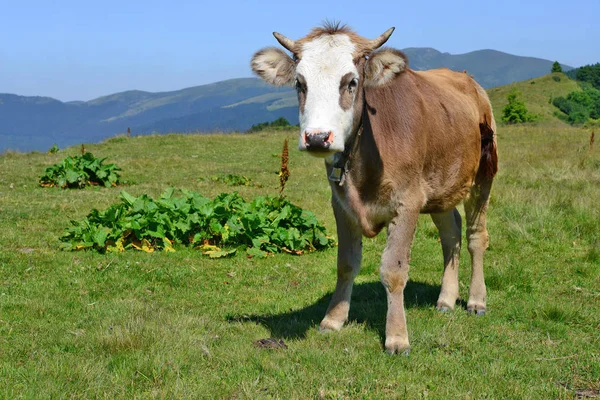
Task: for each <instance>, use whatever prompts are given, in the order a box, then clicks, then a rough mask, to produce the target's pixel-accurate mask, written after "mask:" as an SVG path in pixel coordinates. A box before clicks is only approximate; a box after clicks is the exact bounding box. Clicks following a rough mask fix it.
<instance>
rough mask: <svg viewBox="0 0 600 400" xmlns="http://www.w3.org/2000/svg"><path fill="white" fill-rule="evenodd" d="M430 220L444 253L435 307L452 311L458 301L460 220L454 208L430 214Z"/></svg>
mask: <svg viewBox="0 0 600 400" xmlns="http://www.w3.org/2000/svg"><path fill="white" fill-rule="evenodd" d="M431 219H432V220H433V223H434V224H435V226H437V228H438V230H439V231H440V241H441V242H442V251H443V253H444V277H443V278H442V290H441V291H440V297H439V298H438V301H437V305H436V307H437V309H438V310H440V311H448V310H452V309H454V305H455V304H456V299H458V262H459V257H460V242H461V218H460V213H459V212H458V210H457V209H456V208H455V209H454V210H451V211H448V212H445V213H441V214H431Z"/></svg>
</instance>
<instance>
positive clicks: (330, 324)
mask: <svg viewBox="0 0 600 400" xmlns="http://www.w3.org/2000/svg"><path fill="white" fill-rule="evenodd" d="M343 326H344V321H341V322H340V321H334V320H330V319H327V318H325V319H324V320H323V321H321V325H319V332H320V333H329V332H337V331H339V330H341V329H342V327H343Z"/></svg>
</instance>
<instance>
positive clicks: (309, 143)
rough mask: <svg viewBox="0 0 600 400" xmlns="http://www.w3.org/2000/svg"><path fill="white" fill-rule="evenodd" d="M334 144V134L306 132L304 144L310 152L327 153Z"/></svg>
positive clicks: (330, 132) (329, 132)
mask: <svg viewBox="0 0 600 400" xmlns="http://www.w3.org/2000/svg"><path fill="white" fill-rule="evenodd" d="M332 143H333V132H332V131H328V132H304V144H305V145H306V150H309V151H327V150H329V146H331V144H332Z"/></svg>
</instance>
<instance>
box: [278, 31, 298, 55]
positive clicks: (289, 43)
mask: <svg viewBox="0 0 600 400" xmlns="http://www.w3.org/2000/svg"><path fill="white" fill-rule="evenodd" d="M273 36H275V39H277V41H278V42H279V44H281V45H282V46H283V47H285V48H286V49H288V50H289V51H291V52H292V53H293V52H294V49H295V47H296V42H294V41H293V40H292V39H288V38H286V37H285V36H283V35H282V34H281V33H279V32H273Z"/></svg>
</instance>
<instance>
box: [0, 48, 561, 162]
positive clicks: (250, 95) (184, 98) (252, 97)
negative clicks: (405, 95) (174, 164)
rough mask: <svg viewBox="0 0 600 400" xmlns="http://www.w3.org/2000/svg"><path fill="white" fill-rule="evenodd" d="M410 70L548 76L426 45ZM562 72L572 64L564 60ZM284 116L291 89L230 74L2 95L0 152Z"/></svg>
mask: <svg viewBox="0 0 600 400" xmlns="http://www.w3.org/2000/svg"><path fill="white" fill-rule="evenodd" d="M404 51H405V53H406V54H407V55H408V57H409V63H410V66H411V67H412V68H413V69H416V70H424V69H431V68H438V67H442V66H444V67H448V68H451V69H454V70H458V71H462V70H467V71H468V72H469V73H470V74H472V75H474V77H475V78H476V79H477V80H478V81H479V82H480V83H481V84H482V85H483V86H484V87H486V88H490V87H493V86H499V85H505V84H508V83H511V82H516V81H521V80H524V79H529V78H532V77H537V76H541V75H544V74H546V73H548V72H549V71H550V69H551V66H552V61H549V60H542V59H538V58H531V57H520V56H514V55H510V54H506V53H502V52H499V51H494V50H480V51H474V52H471V53H466V54H459V55H452V54H449V53H441V52H439V51H437V50H434V49H429V48H409V49H405V50H404ZM563 69H564V70H565V71H568V70H570V69H571V67H569V66H566V65H563ZM279 117H285V118H286V119H288V121H290V123H292V124H297V123H298V113H297V100H296V94H295V92H294V91H293V90H292V89H291V88H275V87H273V86H270V85H267V84H265V83H264V82H262V81H261V80H259V79H256V78H241V79H231V80H227V81H223V82H216V83H212V84H209V85H203V86H196V87H191V88H186V89H182V90H176V91H172V92H161V93H150V92H144V91H139V90H131V91H127V92H122V93H115V94H112V95H109V96H104V97H100V98H97V99H94V100H91V101H87V102H85V101H72V102H61V101H58V100H55V99H52V98H48V97H25V96H17V95H14V94H0V152H1V151H4V150H7V149H13V150H20V151H30V150H41V151H43V150H47V149H48V148H50V147H51V146H52V145H53V144H54V143H56V144H58V146H59V147H65V146H69V145H73V144H78V143H85V142H87V143H89V142H97V141H100V140H102V139H104V138H106V137H109V136H114V135H116V134H119V133H123V132H125V131H126V130H127V128H128V127H130V128H131V130H132V133H133V134H135V135H138V134H149V133H153V132H159V133H166V132H174V131H175V132H197V131H202V132H210V131H225V132H227V131H238V130H246V129H248V128H250V126H252V125H254V124H257V123H260V122H265V121H272V120H274V119H277V118H279Z"/></svg>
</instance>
